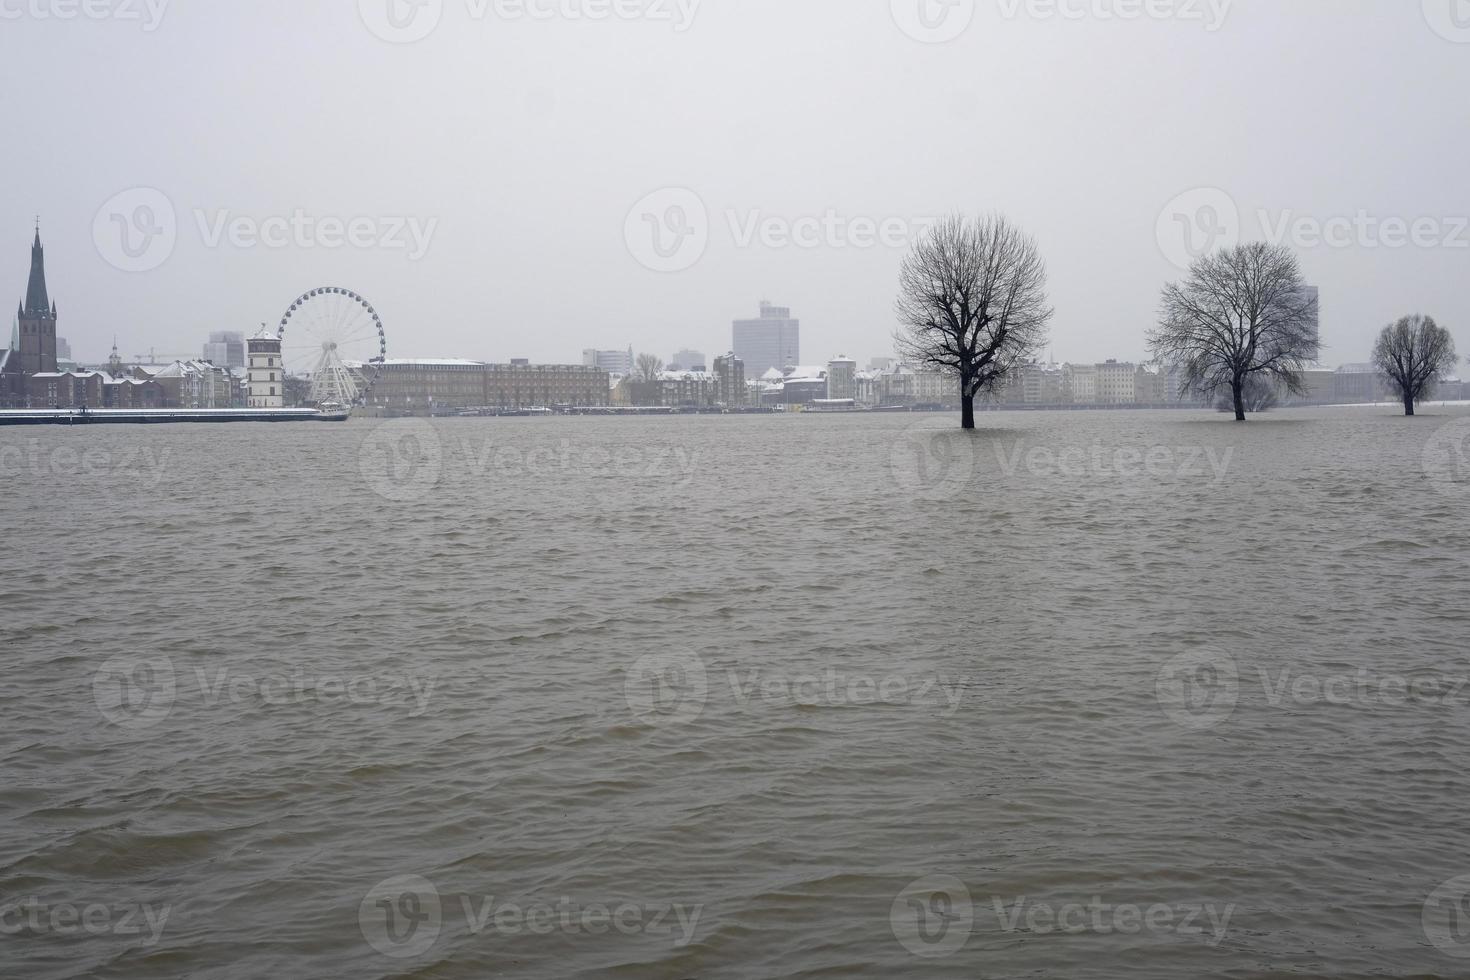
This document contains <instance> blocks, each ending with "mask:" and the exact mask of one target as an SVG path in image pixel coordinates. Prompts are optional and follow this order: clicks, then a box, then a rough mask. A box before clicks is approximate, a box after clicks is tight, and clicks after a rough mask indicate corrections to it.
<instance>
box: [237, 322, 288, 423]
mask: <svg viewBox="0 0 1470 980" xmlns="http://www.w3.org/2000/svg"><path fill="white" fill-rule="evenodd" d="M248 346H249V348H250V350H249V354H248V356H249V359H250V365H249V368H248V375H247V380H246V384H247V385H248V387H249V389H250V396H249V397H250V406H249V407H250V408H284V407H285V406H286V389H285V383H286V382H285V373H286V372H285V368H284V367H283V366H282V365H281V338H279V337H277V336H275V335H274V334H270V333H267V332H266V331H265V330H262V331H261V332H260V333H258V334H256V335H255V336H254V337H251V338H250V340H249V342H248Z"/></svg>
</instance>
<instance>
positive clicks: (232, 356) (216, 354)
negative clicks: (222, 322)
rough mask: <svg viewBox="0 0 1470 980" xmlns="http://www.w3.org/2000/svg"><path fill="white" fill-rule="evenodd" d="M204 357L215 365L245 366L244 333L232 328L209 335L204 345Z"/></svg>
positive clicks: (223, 366) (226, 366) (227, 366)
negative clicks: (207, 341)
mask: <svg viewBox="0 0 1470 980" xmlns="http://www.w3.org/2000/svg"><path fill="white" fill-rule="evenodd" d="M204 359H205V360H206V361H208V362H209V363H211V364H213V365H215V366H216V367H222V368H244V367H245V335H244V334H243V333H238V332H235V331H233V330H225V331H219V332H216V333H212V334H210V335H209V343H207V344H205V345H204Z"/></svg>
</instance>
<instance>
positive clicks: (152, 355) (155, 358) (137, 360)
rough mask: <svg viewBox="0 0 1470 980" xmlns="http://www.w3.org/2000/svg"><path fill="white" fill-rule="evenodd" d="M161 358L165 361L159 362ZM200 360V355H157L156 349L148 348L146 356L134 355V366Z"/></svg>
mask: <svg viewBox="0 0 1470 980" xmlns="http://www.w3.org/2000/svg"><path fill="white" fill-rule="evenodd" d="M145 357H146V358H147V360H144V358H145ZM160 357H162V358H163V360H161V361H160V360H159V358H160ZM199 359H200V358H199V355H198V354H158V353H156V351H155V349H154V348H152V347H150V348H148V353H147V354H146V355H144V354H134V355H133V363H134V364H149V365H156V364H172V363H173V362H174V361H197V360H199Z"/></svg>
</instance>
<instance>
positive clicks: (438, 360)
mask: <svg viewBox="0 0 1470 980" xmlns="http://www.w3.org/2000/svg"><path fill="white" fill-rule="evenodd" d="M382 364H383V366H384V367H480V366H482V365H484V364H485V362H484V361H470V360H466V359H465V358H462V357H391V358H388V359H387V360H385V361H383V362H382ZM354 366H356V367H361V366H362V362H361V361H357V362H354Z"/></svg>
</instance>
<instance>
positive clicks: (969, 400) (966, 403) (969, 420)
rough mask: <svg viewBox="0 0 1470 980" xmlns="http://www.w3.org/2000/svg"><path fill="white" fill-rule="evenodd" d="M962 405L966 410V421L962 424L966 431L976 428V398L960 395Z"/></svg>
mask: <svg viewBox="0 0 1470 980" xmlns="http://www.w3.org/2000/svg"><path fill="white" fill-rule="evenodd" d="M960 405H961V406H962V408H963V410H964V420H963V422H962V423H961V424H962V425H963V426H964V427H965V428H966V429H973V428H975V396H974V395H964V394H962V395H960Z"/></svg>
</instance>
